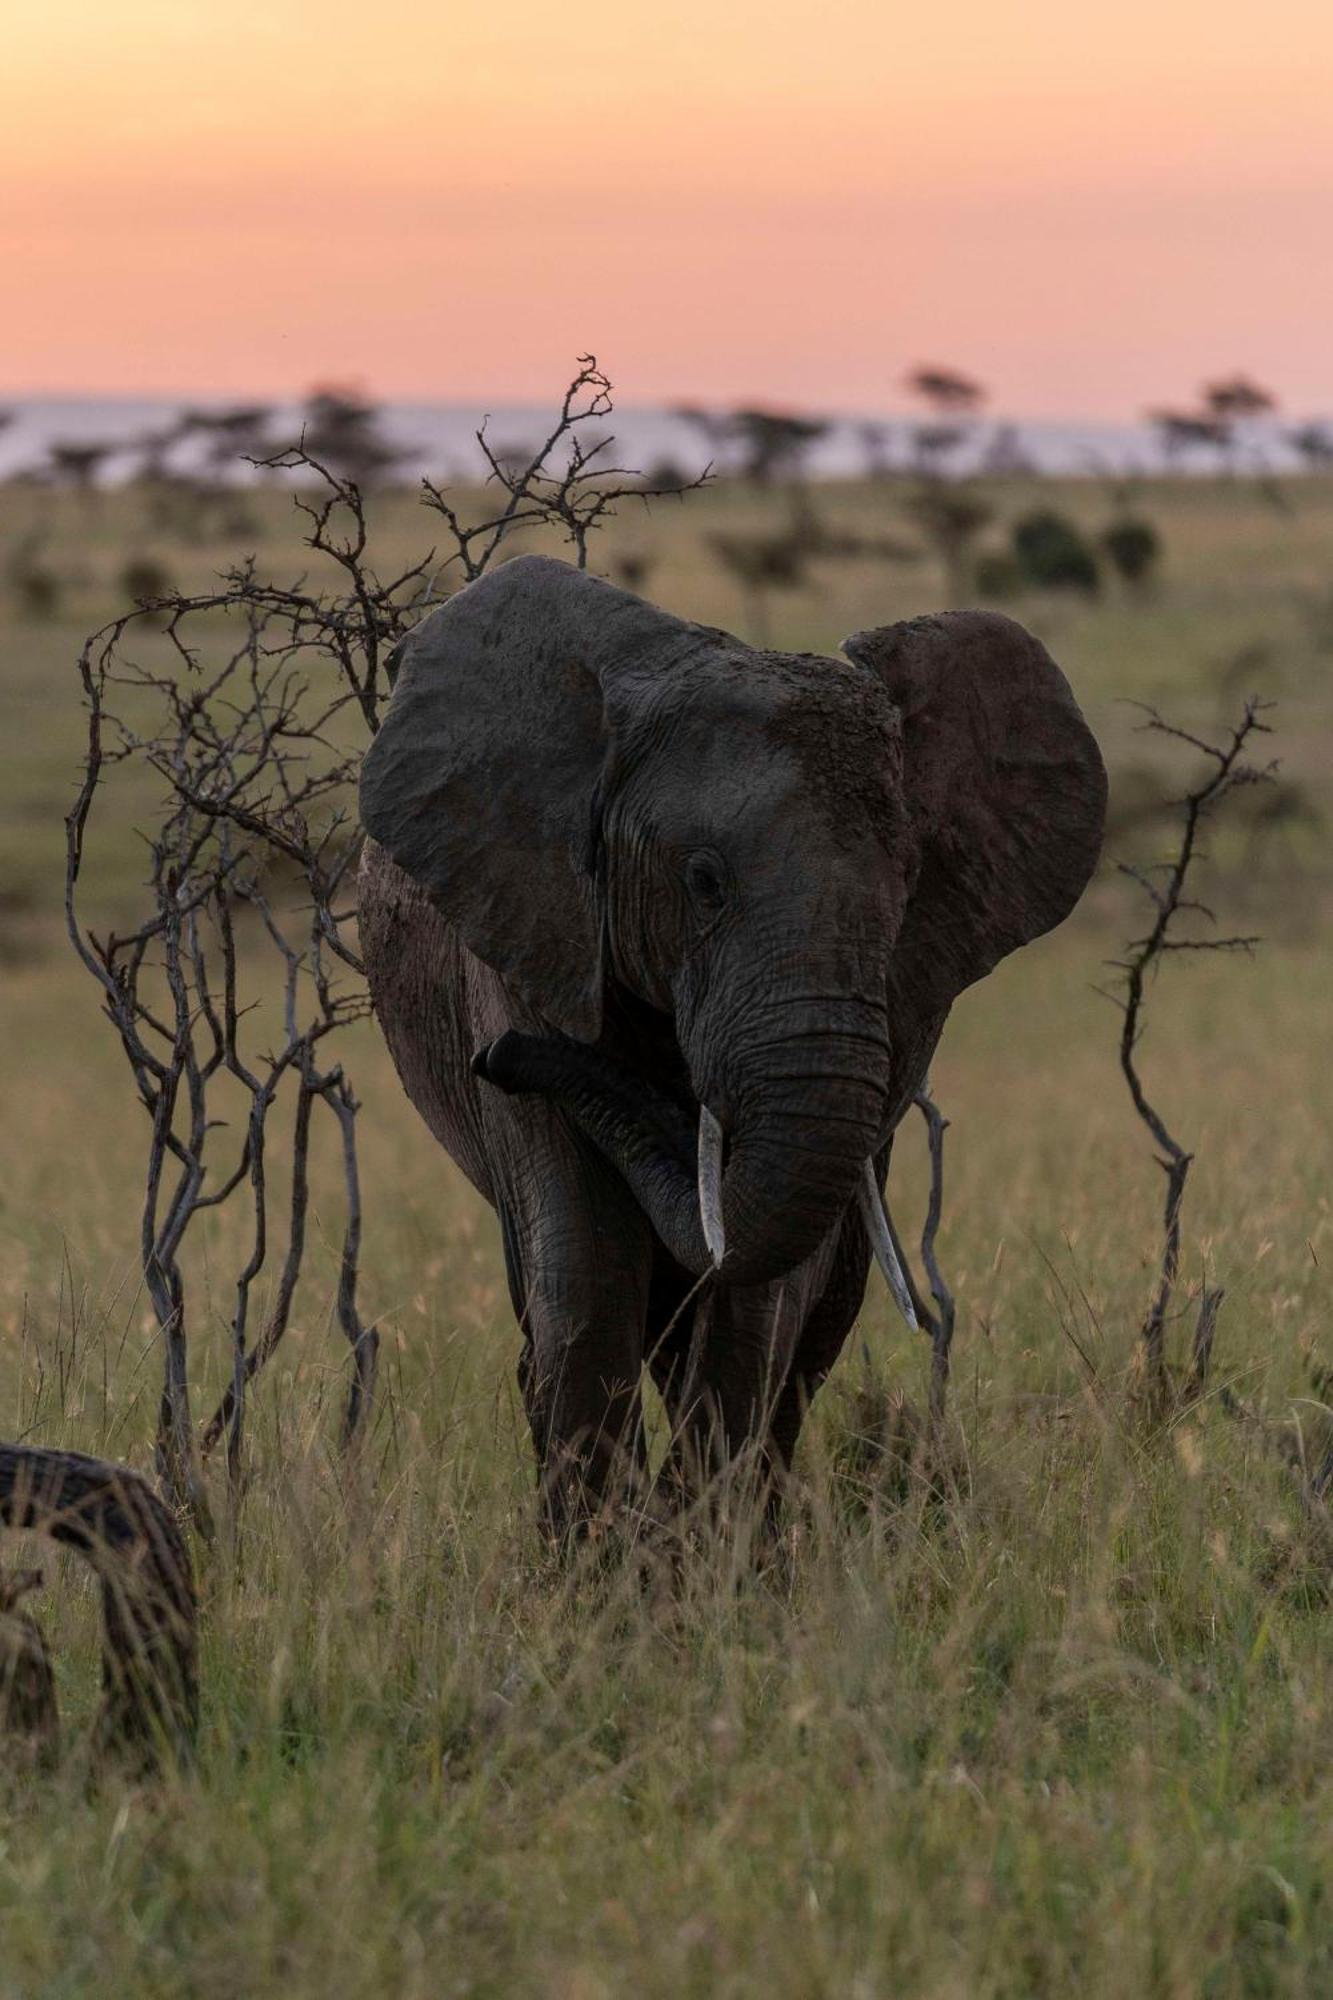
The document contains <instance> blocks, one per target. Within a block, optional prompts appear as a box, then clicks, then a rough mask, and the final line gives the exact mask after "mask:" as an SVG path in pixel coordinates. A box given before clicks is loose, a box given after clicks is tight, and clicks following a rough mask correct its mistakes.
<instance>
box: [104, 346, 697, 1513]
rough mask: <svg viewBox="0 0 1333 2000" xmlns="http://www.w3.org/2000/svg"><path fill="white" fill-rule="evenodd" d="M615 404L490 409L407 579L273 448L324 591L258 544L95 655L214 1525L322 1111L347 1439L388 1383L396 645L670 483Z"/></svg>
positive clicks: (297, 1233) (279, 1288)
mask: <svg viewBox="0 0 1333 2000" xmlns="http://www.w3.org/2000/svg"><path fill="white" fill-rule="evenodd" d="M611 407H612V405H611V393H610V383H609V382H608V380H607V378H606V376H605V375H604V374H603V373H602V372H601V371H600V370H599V369H598V367H597V364H596V362H595V360H594V359H593V358H592V357H591V356H588V357H585V358H584V359H583V360H582V361H581V362H580V365H579V369H578V373H577V375H576V376H575V378H574V380H573V381H572V382H571V384H570V385H569V388H568V389H567V391H566V393H565V395H564V398H563V400H562V403H561V405H560V408H559V411H558V413H557V415H556V417H555V419H554V421H553V423H552V427H551V430H550V432H549V434H548V435H547V437H546V438H545V440H544V441H543V443H542V444H541V445H540V446H539V447H538V448H537V449H536V450H535V451H534V452H533V454H532V456H531V457H530V458H529V459H528V460H527V461H526V463H524V464H521V465H517V466H516V465H514V464H512V463H511V462H509V461H508V460H507V459H505V458H502V457H501V455H499V454H498V453H497V452H495V451H494V450H493V449H492V448H491V446H490V444H489V443H488V441H487V438H486V432H485V427H484V426H483V428H482V430H481V432H480V433H479V434H478V442H479V444H480V446H481V450H482V453H483V456H484V459H485V461H486V467H487V474H486V479H485V484H484V486H483V487H482V489H481V492H480V495H479V496H478V495H477V494H475V493H473V494H470V495H467V496H460V497H451V495H450V493H449V492H448V491H447V490H446V489H443V488H441V487H438V486H435V485H432V484H431V483H430V482H424V483H423V493H422V499H423V502H424V505H425V506H426V508H427V510H428V511H429V512H430V513H431V514H432V515H433V516H434V517H435V520H436V522H437V524H440V525H441V526H442V528H443V531H444V539H443V549H442V551H441V550H438V549H432V550H431V551H430V552H428V553H427V554H425V555H423V556H422V557H421V559H420V560H419V561H416V562H414V563H412V564H410V565H409V566H408V567H407V568H406V569H402V570H397V571H395V572H393V573H391V574H388V575H384V574H382V573H381V572H380V570H379V569H378V568H377V567H376V565H375V563H374V561H373V560H372V556H371V549H370V540H371V537H370V527H369V524H368V519H367V511H366V504H365V498H364V495H363V494H362V492H361V490H360V489H359V487H358V486H357V485H356V484H355V483H354V482H353V481H352V480H350V479H348V478H345V477H340V476H338V475H337V474H336V473H335V472H333V471H332V470H330V468H329V467H328V466H327V465H325V464H323V463H321V462H320V461H319V460H318V459H317V458H315V457H313V456H312V455H311V454H310V453H308V452H307V451H306V450H305V449H304V447H303V446H302V447H297V448H295V449H293V450H289V451H285V452H282V453H280V454H279V455H278V456H276V457H275V458H273V459H271V460H268V461H265V463H266V465H267V466H268V467H269V469H272V470H277V471H281V472H284V473H287V474H289V475H291V476H293V477H295V478H297V479H299V480H300V481H301V482H302V485H301V488H300V490H299V491H298V494H297V499H296V504H297V506H298V507H299V509H300V511H301V513H302V514H303V515H304V517H305V522H306V537H305V539H306V543H307V546H308V547H309V549H310V550H311V552H312V554H313V556H314V557H315V558H316V559H317V561H318V563H319V565H320V568H321V569H322V571H323V572H324V575H325V576H327V575H328V574H329V572H330V570H332V582H331V584H325V583H323V582H322V581H312V580H310V579H309V578H302V579H300V580H298V581H297V582H295V583H291V584H274V583H271V582H268V581H266V580H265V579H264V578H263V577H261V576H260V575H259V573H258V571H257V569H256V566H255V564H254V562H253V560H251V561H250V562H248V563H246V564H244V565H242V566H240V567H238V568H235V569H232V570H229V571H227V572H226V573H225V574H224V575H223V576H222V578H221V579H220V583H219V587H218V589H217V590H215V591H210V592H206V593H204V594H202V595H199V596H183V595H178V594H177V595H171V596H168V597H165V598H162V599H158V600H155V601H153V602H151V603H149V602H145V603H142V604H140V605H139V606H138V607H137V608H136V609H135V610H134V611H132V612H129V613H127V614H126V615H125V616H123V617H120V618H117V619H116V620H115V621H114V622H113V623H112V624H110V625H108V626H106V627H104V628H103V629H102V630H101V631H99V632H97V633H95V634H94V635H93V637H92V638H91V639H90V640H89V641H88V643H87V645H86V646H85V648H84V651H83V654H82V656H81V658H80V662H79V671H80V674H81V677H82V683H83V692H84V698H85V703H86V706H87V712H88V752H87V762H86V768H85V774H84V780H83V784H82V786H81V788H80V791H79V794H78V797H77V799H76V801H75V804H74V808H73V811H72V812H71V814H70V816H69V819H68V821H67V866H66V915H67V922H68V927H69V934H70V937H71V940H72V942H73V945H74V948H75V950H76V952H77V953H78V955H79V958H80V960H81V961H82V963H83V965H84V966H85V967H86V969H87V970H88V972H89V973H90V974H91V975H92V976H93V978H94V979H96V981H97V982H98V985H99V987H100V988H101V993H102V1005H103V1010H104V1012H105V1013H106V1015H107V1017H108V1018H109V1020H110V1021H111V1022H112V1024H113V1026H114V1027H115V1030H116V1032H117V1035H118V1037H119V1040H120V1045H121V1048H122V1050H123V1052H124V1055H125V1058H126V1061H127V1062H128V1064H129V1066H130V1070H131V1072H132V1075H133V1078H134V1084H135V1088H136V1090H137V1093H138V1096H139V1099H140V1102H141V1103H142V1105H143V1107H144V1110H145V1111H146V1113H147V1115H148V1120H149V1140H148V1148H147V1158H146V1172H145V1181H144V1194H143V1202H142V1211H141V1242H140V1254H141V1261H142V1267H143V1273H144V1281H145V1287H146V1290H147V1294H148V1298H149V1301H150V1304H151V1308H152V1312H153V1316H154V1319H155V1321H156V1324H157V1327H158V1329H159V1333H160V1336H161V1342H162V1350H163V1380H162V1390H161V1398H160V1403H159V1410H158V1419H157V1443H156V1456H157V1468H158V1474H159V1478H160V1480H161V1483H162V1487H163V1491H164V1493H165V1495H166V1497H167V1499H168V1500H169V1501H170V1502H171V1503H172V1504H173V1505H175V1506H177V1507H181V1508H185V1509H188V1511H189V1512H190V1513H191V1514H192V1516H193V1518H194V1519H195V1521H196V1523H197V1524H198V1525H199V1526H200V1527H201V1528H202V1529H203V1530H204V1531H205V1532H208V1531H209V1529H210V1525H211V1522H210V1509H209V1506H208V1501H207V1497H206V1489H205V1484H204V1477H203V1464H204V1462H205V1461H206V1460H207V1459H208V1457H209V1455H210V1454H211V1453H212V1452H214V1451H215V1450H216V1448H217V1447H218V1446H219V1445H220V1444H222V1443H223V1441H224V1440H225V1446H226V1459H227V1466H228V1470H229V1474H230V1479H231V1483H232V1485H233V1488H235V1487H236V1486H237V1485H238V1483H239V1482H240V1481H241V1479H242V1476H243V1470H244V1451H245V1427H246V1398H247V1392H248V1390H249V1388H250V1385H251V1384H252V1383H253V1381H254V1379H255V1377H256V1375H257V1374H258V1373H259V1371H260V1370H261V1369H262V1368H263V1367H264V1366H265V1364H266V1363H267V1362H268V1361H269V1360H270V1358H271V1357H272V1355H273V1354H274V1352H275V1350H276V1348H277V1347H278V1344H279V1343H280V1341H281V1340H282V1338H283V1335H284V1333H285V1332H286V1330H287V1328H288V1325H289V1322H290V1319H291V1313H292V1307H293V1301H294V1299H295V1296H296V1290H297V1285H298V1281H299V1279H300V1276H301V1272H302V1267H303V1263H304V1260H305V1253H306V1246H307V1234H308V1219H309V1210H310V1199H311V1196H310V1171H311V1144H312V1130H313V1128H314V1124H315V1120H316V1118H323V1119H326V1120H331V1121H332V1123H333V1125H334V1126H335V1127H336V1133H337V1148H336V1150H337V1154H338V1157H339V1158H340V1160H341V1173H342V1189H343V1206H342V1225H341V1243H340V1253H339V1262H340V1271H339V1280H338V1287H337V1299H336V1317H337V1320H338V1324H339V1326H340V1328H341V1330H342V1333H343V1335H344V1336H345V1338H346V1340H347V1342H348V1345H349V1348H350V1351H351V1359H352V1379H351V1387H350V1391H349V1394H348V1400H347V1405H346V1411H345V1416H344V1420H343V1432H344V1437H345V1439H346V1440H347V1441H348V1442H351V1441H353V1440H355V1439H356V1438H357V1436H358V1435H359V1434H360V1433H361V1432H362V1430H363V1428H364V1425H365V1422H366V1418H367V1414H368V1411H369V1407H370V1403H371V1398H372V1394H373V1390H374V1384H375V1373H376V1358H377V1345H378V1342H377V1335H376V1330H375V1328H374V1326H373V1325H370V1324H367V1322H366V1321H365V1319H364V1318H363V1315H362V1311H361V1307H360V1305H359V1302H358V1283H359V1275H360V1253H361V1227H362V1216H361V1193H360V1180H359V1171H358V1163H357V1112H358V1109H359V1105H358V1100H357V1096H356V1093H355V1090H354V1087H353V1084H352V1080H351V1078H350V1076H349V1075H348V1073H347V1070H346V1067H345V1064H344V1062H343V1060H342V1059H341V1054H340V1051H341V1050H342V1048H343V1046H344V1038H343V1037H342V1030H343V1029H344V1028H346V1027H347V1026H348V1024H350V1023H352V1022H354V1021H356V1020H358V1019H360V1018H361V1017H362V1016H364V1015H365V1014H366V1012H367V1011H368V1006H369V1001H368V997H367V993H366V989H365V984H364V979H363V977H362V966H361V961H360V958H359V956H358V952H357V945H356V931H355V910H354V907H353V903H354V898H353V895H352V884H351V882H350V880H349V876H350V874H351V871H352V869H353V866H354V863H355V859H356V854H357V849H358V839H357V828H356V821H355V811H354V799H355V778H356V773H357V769H358V767H359V765H360V762H361V758H362V755H363V753H364V750H365V748H366V745H367V743H368V741H369V739H370V737H371V736H373V734H374V732H375V730H376V728H377V726H378V718H379V713H380V709H381V707H382V705H383V703H384V702H385V700H386V699H387V696H388V694H389V692H390V690H391V685H392V676H393V648H394V646H395V645H396V644H397V642H398V641H399V640H400V639H401V638H402V637H403V635H404V634H405V633H407V632H408V631H410V630H411V628H412V627H413V626H414V625H415V624H416V623H417V622H418V620H419V619H420V618H421V617H422V616H423V615H424V614H425V613H426V612H427V611H429V610H430V609H431V608H432V607H433V606H434V605H435V604H437V603H439V602H441V601H442V600H443V599H444V598H445V597H447V596H448V595H449V594H450V592H451V591H452V590H453V589H455V588H456V587H458V586H459V585H460V584H463V583H468V582H472V581H473V580H474V579H475V578H477V577H479V576H481V575H483V574H484V572H485V571H486V570H487V568H488V567H489V566H490V565H491V564H492V563H493V562H495V561H496V560H497V558H499V557H500V556H501V555H502V554H509V553H512V552H513V551H512V547H511V542H512V538H513V537H515V536H516V535H518V534H519V533H521V532H522V531H526V530H545V531H547V532H548V533H549V532H551V531H554V532H555V533H556V534H557V535H558V536H559V537H560V538H561V540H562V542H563V543H564V544H565V545H566V546H567V547H570V548H572V550H573V553H574V559H575V561H576V562H577V563H578V565H579V567H580V568H582V567H584V566H586V563H587V560H588V542H589V537H590V536H591V534H592V533H593V531H594V530H595V529H596V528H597V527H598V526H600V525H601V524H602V523H603V522H604V521H605V520H606V519H607V518H608V517H609V516H610V515H611V514H612V513H613V512H614V510H615V508H616V507H617V505H620V504H623V503H624V502H625V501H626V500H628V499H631V498H633V499H636V500H639V501H643V502H646V501H648V500H651V499H653V498H655V497H659V496H660V493H661V491H662V490H663V489H654V488H652V487H650V486H647V485H645V484H644V483H643V482H642V481H639V480H638V479H637V476H636V475H634V474H632V473H629V472H627V471H626V470H625V469H624V468H621V467H617V466H615V465H613V464H610V463H609V462H608V453H609V448H610V445H611V442H612V440H611V439H610V438H608V437H606V436H604V435H599V432H600V425H601V422H602V420H603V419H604V418H606V417H607V416H608V415H609V414H610V412H611ZM699 483H701V482H695V484H699ZM665 490H669V491H672V492H676V491H680V490H684V489H676V488H672V489H665ZM145 774H150V775H151V777H152V779H153V780H155V781H156V782H157V784H158V785H159V786H160V806H159V808H158V810H157V815H156V819H155V822H154V823H153V824H152V825H150V826H149V828H148V829H147V831H146V833H145V834H144V836H143V837H144V840H145V845H146V851H147V860H148V869H147V882H146V888H147V898H148V900H147V909H146V911H145V913H144V915H143V918H142V921H141V922H139V923H137V924H136V925H134V926H133V928H131V929H128V930H124V931H115V930H113V931H107V932H105V933H101V934H99V933H98V932H95V931H94V930H93V929H92V928H90V927H89V926H88V924H87V923H86V922H85V920H84V916H83V911H82V896H83V875H84V866H85V857H86V855H87V853H88V851H89V842H90V839H92V838H93V836H94V835H95V834H96V832H97V830H98V828H99V826H101V825H103V824H104V823H105V822H106V820H107V818H108V817H109V815H110V814H111V812H112V810H113V805H112V801H111V800H109V799H108V790H109V787H110V784H111V781H112V780H113V778H114V777H116V776H117V775H120V776H121V777H131V778H137V779H138V780H140V781H141V780H142V778H143V776H144V775H145ZM99 815H100V818H99ZM275 995H278V996H280V999H279V1000H278V1004H277V1005H275V1004H274V1000H275ZM283 1122H285V1124H286V1144H285V1146H284V1147H283V1148H282V1149H281V1150H282V1153H283V1158H282V1165H281V1169H280V1170H279V1169H278V1168H277V1167H275V1165H274V1160H275V1157H276V1156H277V1154H278V1152H279V1147H278V1145H277V1143H276V1141H277V1131H278V1127H279V1125H280V1124H281V1123H283ZM242 1204H243V1205H244V1206H245V1208H246V1211H247V1221H246V1224H245V1229H246V1242H247V1246H248V1248H247V1254H246V1255H245V1257H244V1261H243V1262H242V1264H241V1266H240V1268H239V1269H238V1271H237V1272H236V1276H235V1280H234V1290H233V1296H232V1304H231V1308H230V1314H229V1327H228V1331H229V1340H230V1365H229V1370H228V1374H229V1380H228V1383H227V1387H226V1390H225V1393H224V1394H223V1395H222V1397H221V1399H220V1401H219V1402H218V1404H217V1407H216V1409H215V1410H214V1411H213V1412H212V1414H211V1416H210V1417H209V1419H208V1421H207V1422H206V1423H205V1424H204V1425H203V1426H202V1429H201V1430H197V1429H196V1422H195V1417H194V1414H193V1410H192V1399H191V1341H192V1339H193V1338H194V1336H195V1334H196V1332H197V1320H198V1310H197V1307H196V1305H195V1301H194V1298H193V1295H192V1290H191V1284H190V1280H189V1277H188V1264H187V1258H186V1250H187V1246H188V1245H189V1244H191V1243H192V1242H195V1243H197V1242H198V1240H199V1236H200V1225H201V1224H202V1222H203V1219H204V1218H205V1217H206V1216H207V1215H208V1214H209V1213H210V1212H211V1211H214V1210H218V1209H222V1208H225V1207H227V1206H228V1205H233V1206H237V1205H242ZM278 1236H282V1237H283V1238H284V1239H285V1240H284V1242H283V1247H282V1249H281V1252H280V1253H275V1251H274V1239H275V1237H278ZM275 1254H280V1256H281V1262H280V1264H279V1266H278V1269H277V1276H276V1282H275V1283H272V1285H271V1289H269V1290H268V1291H267V1295H266V1296H265V1298H264V1301H263V1305H262V1308H261V1305H260V1287H261V1285H267V1284H268V1282H269V1273H270V1269H271V1265H272V1261H273V1259H274V1256H275Z"/></svg>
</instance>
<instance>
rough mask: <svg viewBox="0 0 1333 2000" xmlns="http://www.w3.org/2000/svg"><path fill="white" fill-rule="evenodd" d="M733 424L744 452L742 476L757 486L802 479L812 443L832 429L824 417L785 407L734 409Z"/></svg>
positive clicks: (733, 433) (738, 443)
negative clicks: (802, 415) (781, 480)
mask: <svg viewBox="0 0 1333 2000" xmlns="http://www.w3.org/2000/svg"><path fill="white" fill-rule="evenodd" d="M730 424H731V435H732V437H733V438H734V439H735V441H736V444H737V446H738V448H739V450H740V453H741V476H742V477H743V478H745V479H749V480H752V481H753V482H754V484H755V485H756V486H771V485H772V484H773V483H774V481H775V480H779V479H788V480H798V479H800V478H801V477H802V475H803V473H804V470H805V460H806V457H807V455H808V454H809V452H810V449H811V447H812V446H813V445H816V444H818V442H819V440H820V438H822V437H825V436H827V434H828V429H829V426H828V422H827V420H826V419H824V418H822V417H798V416H795V415H791V414H789V413H787V412H784V411H781V410H761V409H750V410H734V411H733V412H732V415H731V419H730Z"/></svg>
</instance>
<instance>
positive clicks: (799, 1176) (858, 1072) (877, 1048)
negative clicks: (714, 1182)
mask: <svg viewBox="0 0 1333 2000" xmlns="http://www.w3.org/2000/svg"><path fill="white" fill-rule="evenodd" d="M888 1086H889V1053H888V1039H887V1031H886V1028H885V1025H884V1018H883V1015H882V1013H880V1012H878V1011H877V1010H875V1009H873V1008H872V1007H870V1006H867V1005H863V1004H862V1003H860V1002H848V1003H845V1004H844V1005H842V1006H841V1007H839V1008H838V1010H837V1012H836V1015H834V1016H833V1018H832V1019H830V1016H829V1012H828V1010H827V1009H822V1010H821V1013H820V1015H819V1018H818V1019H817V1021H816V1022H814V1023H812V1024H809V1025H806V1026H795V1027H788V1028H786V1029H784V1030H783V1032H782V1034H781V1036H780V1039H779V1043H778V1048H777V1050H776V1052H774V1053H768V1054H760V1055H757V1056H750V1057H747V1059H746V1061H745V1064H744V1066H743V1067H742V1068H741V1070H740V1072H739V1075H738V1077H737V1081H736V1084H735V1086H734V1087H733V1088H732V1089H729V1090H727V1091H726V1093H725V1096H726V1099H727V1104H728V1111H729V1114H730V1123H731V1132H730V1147H729V1151H728V1156H727V1162H726V1172H725V1174H724V1177H723V1182H722V1220H723V1224H724V1226H725V1230H726V1257H725V1260H724V1262H723V1265H722V1271H723V1275H724V1277H726V1278H727V1279H728V1280H729V1281H730V1282H731V1283H733V1284H758V1283H762V1282H764V1281H766V1280H768V1279H770V1278H777V1277H781V1276H782V1275H783V1274H784V1273H785V1272H787V1271H791V1270H794V1269H795V1267H796V1266H797V1265H798V1264H801V1263H803V1262H804V1261H805V1259H806V1258H807V1257H808V1256H810V1255H811V1253H812V1252H813V1251H814V1250H815V1249H816V1248H817V1247H818V1245H819V1244H820V1243H821V1242H822V1241H823V1239H824V1237H825V1236H826V1235H827V1234H828V1232H829V1230H830V1229H831V1228H832V1227H833V1226H834V1224H835V1223H836V1222H837V1221H838V1219H839V1218H840V1217H841V1216H842V1215H843V1213H844V1212H845V1210H846V1209H847V1207H848V1206H849V1204H851V1203H852V1202H853V1201H854V1200H855V1199H856V1197H857V1194H858V1191H859V1188H860V1184H861V1178H862V1174H863V1171H864V1167H865V1163H866V1161H867V1159H868V1158H869V1157H870V1155H871V1154H872V1153H873V1152H874V1151H875V1148H876V1146H877V1145H878V1144H880V1143H881V1141H882V1138H883V1126H884V1118H885V1112H886V1109H887V1105H888Z"/></svg>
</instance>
